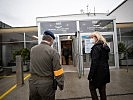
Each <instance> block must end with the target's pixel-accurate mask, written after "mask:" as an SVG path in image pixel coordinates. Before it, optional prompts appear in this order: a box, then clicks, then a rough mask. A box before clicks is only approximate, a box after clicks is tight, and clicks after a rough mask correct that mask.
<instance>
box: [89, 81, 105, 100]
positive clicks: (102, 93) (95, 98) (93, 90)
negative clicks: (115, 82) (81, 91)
mask: <svg viewBox="0 0 133 100" xmlns="http://www.w3.org/2000/svg"><path fill="white" fill-rule="evenodd" d="M89 88H90V93H91V96H92V100H98V96H97V91H96V89H97V88H96V87H95V86H94V84H93V83H92V82H91V81H89ZM98 90H99V94H100V100H107V96H106V85H103V86H101V87H99V88H98Z"/></svg>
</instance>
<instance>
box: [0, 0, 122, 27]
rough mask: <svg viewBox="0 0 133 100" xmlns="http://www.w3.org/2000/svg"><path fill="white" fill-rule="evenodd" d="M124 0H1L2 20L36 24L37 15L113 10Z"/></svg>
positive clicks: (12, 22)
mask: <svg viewBox="0 0 133 100" xmlns="http://www.w3.org/2000/svg"><path fill="white" fill-rule="evenodd" d="M123 1H124V0H0V20H1V21H2V22H4V23H7V24H8V25H11V26H13V27H23V26H36V17H46V16H56V15H67V14H80V13H81V12H80V11H81V9H83V10H84V12H85V13H86V12H87V5H88V11H89V12H91V13H93V12H94V6H95V11H96V13H97V12H98V13H106V12H108V11H109V12H110V11H112V10H113V9H114V8H116V7H117V6H118V5H119V4H120V3H121V2H123Z"/></svg>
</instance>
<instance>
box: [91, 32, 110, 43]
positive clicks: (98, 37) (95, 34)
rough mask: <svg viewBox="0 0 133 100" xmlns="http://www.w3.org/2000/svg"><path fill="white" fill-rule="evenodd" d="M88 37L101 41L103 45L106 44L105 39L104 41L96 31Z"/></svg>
mask: <svg viewBox="0 0 133 100" xmlns="http://www.w3.org/2000/svg"><path fill="white" fill-rule="evenodd" d="M90 37H96V38H97V40H98V41H99V40H101V41H103V42H104V44H107V41H106V39H105V38H104V37H103V36H102V35H101V34H100V33H99V32H97V31H96V32H93V33H91V34H90Z"/></svg>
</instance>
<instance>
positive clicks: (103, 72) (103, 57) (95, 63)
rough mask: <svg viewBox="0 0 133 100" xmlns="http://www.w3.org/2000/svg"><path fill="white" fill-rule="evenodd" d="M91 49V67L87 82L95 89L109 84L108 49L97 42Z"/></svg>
mask: <svg viewBox="0 0 133 100" xmlns="http://www.w3.org/2000/svg"><path fill="white" fill-rule="evenodd" d="M91 49H92V50H91V67H90V72H89V75H88V80H90V81H92V82H93V83H94V85H95V87H96V88H97V87H100V86H102V85H105V84H106V83H109V82H110V71H109V64H108V59H109V52H110V48H109V47H108V46H107V45H105V44H103V42H101V41H99V42H97V43H96V44H95V45H94V46H93V47H92V48H91Z"/></svg>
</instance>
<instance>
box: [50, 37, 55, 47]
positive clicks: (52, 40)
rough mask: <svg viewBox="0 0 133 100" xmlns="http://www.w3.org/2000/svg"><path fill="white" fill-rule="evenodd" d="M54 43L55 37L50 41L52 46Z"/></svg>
mask: <svg viewBox="0 0 133 100" xmlns="http://www.w3.org/2000/svg"><path fill="white" fill-rule="evenodd" d="M53 43H54V39H53V38H52V39H51V41H50V46H51V45H52V44H53Z"/></svg>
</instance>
